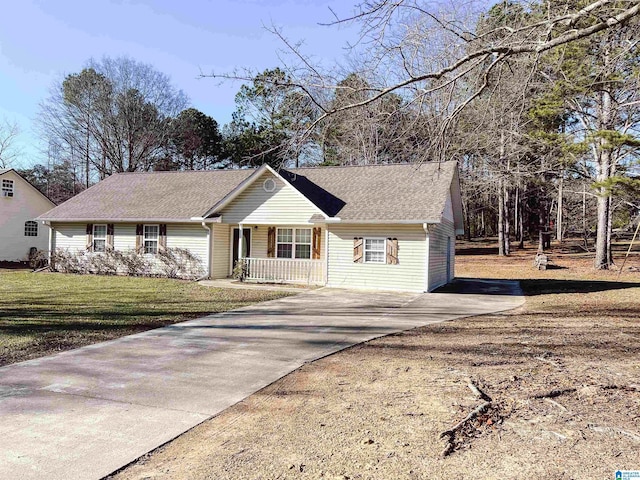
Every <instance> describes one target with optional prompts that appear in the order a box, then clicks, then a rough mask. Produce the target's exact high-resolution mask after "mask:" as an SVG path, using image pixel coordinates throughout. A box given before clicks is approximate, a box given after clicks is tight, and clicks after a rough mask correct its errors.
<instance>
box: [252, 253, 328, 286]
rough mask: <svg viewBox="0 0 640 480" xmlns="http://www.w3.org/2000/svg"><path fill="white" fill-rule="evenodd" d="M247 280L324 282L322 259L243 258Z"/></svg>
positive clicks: (313, 283) (319, 283)
mask: <svg viewBox="0 0 640 480" xmlns="http://www.w3.org/2000/svg"><path fill="white" fill-rule="evenodd" d="M244 261H245V262H246V263H245V264H246V275H247V279H249V280H258V281H263V282H291V283H306V284H310V285H322V284H324V261H322V260H306V259H289V258H245V259H244Z"/></svg>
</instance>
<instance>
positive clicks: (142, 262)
mask: <svg viewBox="0 0 640 480" xmlns="http://www.w3.org/2000/svg"><path fill="white" fill-rule="evenodd" d="M51 269H52V270H54V271H56V272H62V273H78V274H95V275H118V274H120V275H130V276H136V277H141V276H154V277H167V278H182V279H187V280H193V279H196V278H199V277H202V276H203V275H205V274H206V269H205V268H204V265H203V264H202V261H201V260H200V258H198V257H197V256H195V255H193V254H192V253H191V252H190V251H188V250H185V249H183V248H166V249H163V250H162V251H159V252H158V253H157V254H156V255H154V256H153V257H150V256H149V255H145V254H143V253H138V252H136V251H135V250H126V251H119V250H113V249H108V250H107V251H105V252H99V253H91V252H83V251H79V252H71V251H69V250H68V249H61V248H58V249H56V250H55V251H54V252H53V254H52V256H51Z"/></svg>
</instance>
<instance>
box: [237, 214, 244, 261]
mask: <svg viewBox="0 0 640 480" xmlns="http://www.w3.org/2000/svg"><path fill="white" fill-rule="evenodd" d="M242 227H243V225H242V223H239V224H238V260H242V259H243V258H244V255H243V254H242V239H243V238H244V229H243V228H242Z"/></svg>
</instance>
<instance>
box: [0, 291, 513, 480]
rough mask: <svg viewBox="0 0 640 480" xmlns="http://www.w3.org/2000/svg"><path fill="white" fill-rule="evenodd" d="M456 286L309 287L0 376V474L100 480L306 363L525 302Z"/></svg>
mask: <svg viewBox="0 0 640 480" xmlns="http://www.w3.org/2000/svg"><path fill="white" fill-rule="evenodd" d="M459 288H460V291H462V292H464V293H436V294H424V295H410V294H391V293H372V292H368V293H367V292H356V291H344V290H331V289H319V290H315V291H310V292H306V293H303V294H300V295H297V296H294V297H287V298H284V299H280V300H274V301H270V302H265V303H262V304H259V305H255V306H252V307H247V308H243V309H239V310H235V311H232V312H227V313H223V314H218V315H212V316H209V317H205V318H201V319H198V320H192V321H188V322H184V323H179V324H176V325H172V326H169V327H165V328H160V329H156V330H151V331H148V332H144V333H141V334H137V335H132V336H129V337H124V338H121V339H118V340H113V341H110V342H104V343H100V344H96V345H92V346H89V347H84V348H80V349H77V350H72V351H69V352H64V353H60V354H58V355H53V356H49V357H44V358H40V359H36V360H30V361H27V362H22V363H18V364H14V365H9V366H6V367H3V368H0V419H1V421H0V439H1V440H0V478H1V479H4V480H8V479H23V480H26V479H44V478H46V479H48V480H55V479H66V480H71V479H91V478H95V479H98V478H101V477H103V476H105V475H107V474H109V473H111V472H113V471H114V470H116V469H118V468H120V467H122V466H124V465H126V464H127V463H129V462H131V461H132V460H134V459H136V458H137V457H139V456H141V455H143V454H144V453H146V452H148V451H150V450H152V449H154V448H155V447H157V446H159V445H161V444H163V443H165V442H167V441H169V440H171V439H172V438H174V437H176V436H177V435H180V434H181V433H183V432H185V431H186V430H188V429H189V428H191V427H193V426H195V425H197V424H199V423H200V422H202V421H204V420H206V419H208V418H210V417H211V416H213V415H215V414H217V413H219V412H220V411H222V410H224V409H225V408H227V407H229V406H231V405H233V404H234V403H236V402H238V401H240V400H242V399H243V398H245V397H247V396H248V395H251V394H252V393H254V392H256V391H257V390H259V389H261V388H263V387H264V386H266V385H268V384H270V383H272V382H273V381H275V380H277V379H278V378H280V377H282V376H284V375H286V374H287V373H289V372H291V371H292V370H294V369H296V368H298V367H299V366H301V365H302V364H303V363H305V362H309V361H312V360H314V359H317V358H320V357H322V356H325V355H327V354H330V353H333V352H336V351H338V350H341V349H343V348H345V347H348V346H350V345H353V344H355V343H359V342H363V341H366V340H369V339H372V338H375V337H378V336H382V335H386V334H390V333H394V332H398V331H401V330H406V329H410V328H414V327H418V326H422V325H427V324H429V323H435V322H441V321H445V320H451V319H454V318H458V317H462V316H469V315H477V314H482V313H492V312H497V311H502V310H507V309H511V308H515V307H517V306H519V305H521V304H522V303H523V302H524V299H523V297H522V296H520V292H519V288H518V285H517V282H499V283H496V282H488V283H487V282H484V283H483V282H479V283H478V282H476V283H475V284H473V283H471V282H462V283H460V284H459ZM483 292H484V293H483Z"/></svg>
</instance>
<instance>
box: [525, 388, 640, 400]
mask: <svg viewBox="0 0 640 480" xmlns="http://www.w3.org/2000/svg"><path fill="white" fill-rule="evenodd" d="M593 386H594V387H598V388H601V389H602V390H623V391H625V392H640V385H615V384H612V385H593ZM577 391H578V389H577V388H575V387H571V388H563V389H556V390H551V391H549V392H543V393H536V394H535V395H531V396H530V397H529V398H535V399H548V398H556V397H559V396H560V395H564V394H567V393H575V392H577Z"/></svg>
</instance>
